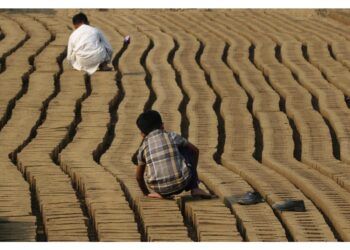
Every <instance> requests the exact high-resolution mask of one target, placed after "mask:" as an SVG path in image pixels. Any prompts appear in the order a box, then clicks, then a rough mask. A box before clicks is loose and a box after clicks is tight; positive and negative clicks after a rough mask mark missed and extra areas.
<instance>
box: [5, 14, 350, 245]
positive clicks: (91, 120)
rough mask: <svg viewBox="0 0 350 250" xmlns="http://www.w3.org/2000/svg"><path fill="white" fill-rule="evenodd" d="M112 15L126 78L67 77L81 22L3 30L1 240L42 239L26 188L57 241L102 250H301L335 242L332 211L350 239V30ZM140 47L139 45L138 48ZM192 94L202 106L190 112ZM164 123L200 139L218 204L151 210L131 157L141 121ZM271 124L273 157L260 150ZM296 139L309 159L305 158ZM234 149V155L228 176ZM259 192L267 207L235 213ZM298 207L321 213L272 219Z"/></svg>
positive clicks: (25, 19) (228, 18) (108, 23)
mask: <svg viewBox="0 0 350 250" xmlns="http://www.w3.org/2000/svg"><path fill="white" fill-rule="evenodd" d="M107 13H109V12H106V13H103V14H101V13H99V12H91V20H92V23H93V25H96V26H98V27H100V28H101V29H102V30H103V31H104V32H105V34H106V35H107V36H108V38H109V40H110V41H111V43H112V44H113V47H114V48H115V53H114V56H115V57H116V58H117V61H115V67H116V70H117V72H97V73H96V74H94V75H93V76H92V77H88V76H84V75H83V74H81V73H79V72H76V71H73V70H71V69H70V68H69V66H68V65H66V62H64V63H63V64H64V67H63V68H61V66H60V64H61V62H62V60H63V57H64V55H65V48H66V47H65V46H66V43H67V39H68V36H69V33H70V30H69V29H67V28H66V27H65V26H67V25H70V24H69V22H67V20H68V21H69V18H61V17H56V18H55V19H53V18H52V17H48V16H45V15H38V16H36V17H35V18H33V17H30V16H23V15H6V16H5V15H2V16H0V22H1V23H0V24H1V28H2V33H3V34H4V38H3V39H2V40H1V42H0V43H1V46H0V48H1V57H2V60H1V62H2V70H3V72H2V73H1V74H0V79H1V89H2V90H4V92H3V91H1V92H0V105H1V106H0V111H1V117H0V118H1V123H0V128H1V132H0V147H1V150H0V162H1V166H0V167H1V168H3V169H4V173H5V175H4V176H2V177H1V179H2V182H1V183H2V184H1V185H0V188H1V189H0V196H1V197H3V198H4V199H2V201H1V202H2V203H4V205H2V206H1V210H0V226H1V229H2V228H5V229H6V230H1V232H7V233H6V234H4V233H1V234H0V240H35V237H36V232H35V230H36V218H35V216H33V214H32V209H31V198H32V197H31V194H30V191H29V185H28V184H27V182H26V181H25V180H24V179H23V177H22V176H21V174H23V175H24V177H25V179H26V180H27V181H28V182H29V184H30V187H31V189H32V190H33V193H34V194H35V196H36V199H37V201H38V204H39V210H40V215H39V216H41V217H42V223H43V226H44V230H45V235H46V237H47V240H57V241H63V240H78V241H86V240H89V239H90V240H91V239H92V238H93V237H95V236H93V235H94V234H95V233H96V240H101V241H138V240H141V239H142V240H147V241H189V240H191V239H192V240H199V241H212V240H214V241H217V240H220V241H241V240H249V241H286V240H287V236H286V235H287V234H288V235H289V237H290V239H291V240H295V241H334V240H335V237H334V234H333V233H332V231H331V229H330V227H329V225H327V223H326V221H325V219H324V217H323V215H322V214H321V212H320V211H319V210H318V209H317V207H318V208H320V209H321V210H322V212H323V213H324V214H325V215H326V217H327V218H328V219H329V220H330V221H331V223H332V224H333V226H334V228H335V230H336V233H337V237H339V238H340V239H342V240H348V239H349V232H348V230H349V229H348V226H347V224H348V221H349V218H348V207H349V204H348V203H349V194H348V191H349V182H348V176H349V171H348V162H349V160H348V159H347V156H348V154H347V152H348V147H349V143H348V142H349V136H348V133H349V131H348V129H347V126H346V124H347V119H348V118H347V117H348V112H349V111H348V107H347V106H346V103H345V102H344V95H345V96H348V95H349V93H348V90H349V88H348V87H347V85H346V80H347V79H348V77H349V76H348V72H347V70H348V66H349V64H348V58H347V56H346V52H347V51H348V49H347V47H346V46H344V45H342V44H343V43H344V41H345V39H346V38H347V36H346V34H345V32H343V31H342V29H338V32H339V34H338V35H337V36H331V34H332V32H331V31H330V30H329V29H325V26H326V25H333V24H332V23H330V24H329V23H322V22H318V20H315V21H310V22H308V23H307V25H304V24H303V25H302V26H301V25H299V24H295V23H293V21H292V19H290V18H289V17H288V18H285V17H283V16H280V15H275V14H273V15H270V16H269V15H265V14H264V15H260V14H258V13H254V14H249V13H248V12H247V13H244V14H242V15H239V14H238V13H235V14H234V15H231V14H230V12H221V13H219V12H203V13H200V14H198V13H180V14H179V13H174V12H172V13H167V14H166V15H157V16H152V15H149V14H144V13H142V14H139V15H134V17H133V18H132V19H129V18H128V16H127V15H120V16H118V17H116V16H115V15H114V14H107ZM57 20H59V21H61V22H58V23H57ZM265 20H269V21H271V22H268V21H265ZM199 24H201V25H199ZM243 24H248V25H246V26H244V25H243ZM243 26H244V27H243ZM5 27H9V28H8V30H7V29H5ZM261 30H262V31H264V32H261ZM323 30H326V31H327V32H328V33H327V32H322V31H323ZM309 31H312V32H313V35H314V37H312V38H310V37H308V36H306V35H305V34H306V32H309ZM125 35H130V36H131V43H130V44H129V45H123V44H122V41H123V36H125ZM327 44H330V45H331V49H332V51H333V54H334V57H335V58H331V57H330V56H329V55H328V54H327V51H328V50H329V47H328V46H327ZM14 45H15V46H14ZM43 49H44V50H43ZM278 50H280V53H281V54H280V56H278V53H277V54H276V51H278ZM303 52H304V54H303ZM305 53H307V56H305ZM276 55H277V56H276ZM327 55H328V56H327ZM335 59H336V60H335ZM18 68H20V69H21V71H22V73H19V72H18ZM320 71H321V72H322V73H323V75H322V74H321V73H320ZM5 84H6V85H5ZM7 84H8V86H7ZM333 84H334V85H333ZM117 85H118V86H117ZM183 93H184V94H186V95H187V96H188V98H189V103H188V104H187V106H186V109H185V110H180V111H179V112H174V110H178V108H179V106H180V104H181V102H182V101H183V98H184V97H183ZM22 95H23V96H22ZM17 99H19V100H17ZM218 103H219V105H218ZM14 104H16V106H15V108H14ZM247 104H248V105H247ZM215 105H216V108H215ZM150 107H152V108H153V109H157V110H159V111H160V112H161V114H162V116H163V120H164V122H165V127H166V129H167V130H171V131H176V132H180V131H181V130H182V131H186V130H187V131H188V138H189V140H190V141H191V142H192V143H194V144H195V145H197V146H198V147H199V149H200V152H201V156H200V162H199V166H198V171H199V176H200V179H201V181H202V182H203V183H204V184H205V185H206V186H207V187H208V188H209V189H210V191H211V192H213V193H215V194H216V195H217V196H218V198H217V199H212V200H209V201H198V200H194V199H192V198H191V197H188V196H187V195H184V196H182V197H176V200H152V199H148V198H145V197H143V195H142V194H141V192H140V190H139V188H138V185H137V183H136V179H135V174H134V173H135V167H134V166H133V164H132V162H131V156H132V155H133V154H134V153H135V151H136V149H137V147H138V146H139V144H140V141H141V138H140V137H138V134H139V131H138V130H137V128H136V126H135V120H136V118H137V116H138V115H139V114H140V113H141V112H142V111H143V110H144V108H150ZM213 107H214V109H215V110H214V109H213ZM12 109H13V110H12ZM113 112H114V113H113ZM220 116H221V117H222V119H221V118H220ZM238 116H239V119H237V117H238ZM184 117H186V118H187V119H188V124H187V125H186V124H184V122H183V119H184ZM220 119H221V121H220ZM325 121H327V122H328V121H329V124H330V126H331V127H332V128H333V129H334V133H335V136H336V137H337V140H338V142H339V145H340V150H339V157H335V156H334V153H333V150H334V149H333V147H332V140H334V138H332V135H331V134H330V133H329V128H328V126H327V124H326V122H325ZM41 123H42V124H41ZM114 123H116V126H115V128H114V127H113V126H112V125H113V124H114ZM257 123H258V124H259V126H260V130H261V140H262V141H261V142H260V143H261V144H262V145H263V149H262V148H260V149H259V147H257V145H255V144H256V138H255V136H256V133H257V128H256V124H257ZM293 123H294V124H295V128H293V126H292V128H293V130H297V131H298V133H299V134H300V138H301V142H300V143H301V145H302V154H301V153H299V154H300V155H299V156H298V155H297V157H295V155H296V154H298V153H295V151H294V147H295V141H293V132H294V133H295V131H293V130H292V129H291V124H293ZM186 126H187V127H186ZM19 127H20V128H21V129H20V130H19V129H18V128H19ZM217 127H219V131H218V128H217ZM113 136H115V137H114V139H113ZM333 136H334V135H333ZM220 137H221V138H224V141H222V139H221V141H220ZM218 138H219V144H220V143H221V147H222V148H221V150H222V151H223V152H222V154H221V155H219V156H221V157H220V160H219V161H215V160H214V158H213V156H214V155H216V154H219V153H218V152H217V151H218V148H217V146H218ZM111 139H113V140H111ZM110 141H111V145H110V147H109V148H108V145H107V144H108V143H109V142H110ZM223 143H224V145H223ZM223 146H224V147H223ZM106 149H108V150H107V151H106V152H104V151H105V150H106ZM259 150H260V151H259ZM253 155H255V158H253V157H252V156H253ZM9 156H10V157H9ZM100 157H101V159H100ZM259 158H260V159H259ZM255 159H258V160H259V161H260V162H259V161H256V160H255ZM99 163H100V164H99ZM15 164H16V165H17V167H18V170H20V171H18V170H17V169H16V165H15ZM72 183H73V185H72ZM253 190H257V191H259V192H260V193H261V194H262V195H263V197H264V198H265V200H266V203H260V204H256V205H251V206H241V205H238V204H236V203H234V202H233V201H234V199H233V198H235V197H236V196H239V195H242V194H244V193H245V192H247V191H253ZM306 196H307V197H308V198H307V197H306ZM287 198H294V199H302V200H304V202H305V205H306V208H307V211H306V212H304V213H294V212H290V213H280V212H277V211H273V210H272V209H271V206H272V205H273V204H275V203H276V202H279V201H282V200H284V199H287ZM126 200H128V202H129V204H130V206H131V207H132V209H133V211H132V210H131V209H130V207H129V204H128V202H127V201H126ZM316 206H317V207H316ZM14 208H16V209H14ZM133 212H134V213H135V214H136V220H135V217H134V213H133ZM91 221H92V222H91ZM186 223H188V224H190V227H186ZM138 227H139V230H140V232H141V235H140V232H139V230H138ZM19 228H21V229H23V230H20V231H21V232H22V234H19V233H18V229H19ZM189 228H192V229H190V232H189ZM94 232H95V233H94ZM92 234H93V235H92Z"/></svg>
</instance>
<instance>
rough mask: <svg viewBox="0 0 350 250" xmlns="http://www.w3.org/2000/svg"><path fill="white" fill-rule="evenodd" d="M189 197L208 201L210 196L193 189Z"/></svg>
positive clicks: (202, 191) (200, 190)
mask: <svg viewBox="0 0 350 250" xmlns="http://www.w3.org/2000/svg"><path fill="white" fill-rule="evenodd" d="M191 195H192V196H193V197H200V198H202V199H210V198H211V195H210V194H208V193H207V192H205V191H204V190H202V189H200V188H194V189H192V190H191Z"/></svg>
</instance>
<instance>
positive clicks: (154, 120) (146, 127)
mask: <svg viewBox="0 0 350 250" xmlns="http://www.w3.org/2000/svg"><path fill="white" fill-rule="evenodd" d="M136 124H137V127H138V128H139V129H140V130H141V132H142V133H144V134H145V135H148V134H149V133H150V132H152V131H153V130H156V129H161V128H162V125H163V122H162V117H161V116H160V114H159V113H158V112H157V111H155V110H147V111H145V112H143V113H142V114H141V115H139V117H138V118H137V121H136Z"/></svg>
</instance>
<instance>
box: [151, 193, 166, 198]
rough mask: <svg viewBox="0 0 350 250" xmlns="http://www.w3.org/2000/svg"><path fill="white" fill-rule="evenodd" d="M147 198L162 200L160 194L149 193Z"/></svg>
mask: <svg viewBox="0 0 350 250" xmlns="http://www.w3.org/2000/svg"><path fill="white" fill-rule="evenodd" d="M147 197H150V198H158V199H161V198H163V197H162V196H161V195H160V194H158V193H150V194H148V195H147Z"/></svg>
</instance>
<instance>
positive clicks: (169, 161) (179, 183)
mask: <svg viewBox="0 0 350 250" xmlns="http://www.w3.org/2000/svg"><path fill="white" fill-rule="evenodd" d="M136 123H137V126H138V127H139V129H140V130H141V134H142V137H143V142H142V144H141V146H140V148H139V150H138V155H137V160H138V166H137V170H136V179H137V181H138V183H139V186H140V188H141V190H142V192H143V193H144V195H148V196H149V197H155V198H162V197H165V196H171V195H174V194H179V193H181V192H182V191H184V190H186V191H189V190H191V194H192V195H194V196H200V197H203V198H208V197H210V195H209V194H207V193H206V192H204V191H203V190H201V189H200V188H198V176H197V170H196V167H197V162H198V155H199V151H198V149H197V147H195V146H194V145H193V144H191V143H190V142H188V141H187V140H186V139H185V138H183V137H182V136H180V135H178V134H176V133H174V132H166V131H165V130H164V127H163V122H162V119H161V116H160V114H159V113H158V112H157V111H153V110H149V111H146V112H144V113H142V114H141V115H140V116H139V118H138V119H137V122H136ZM146 167H147V177H146V181H147V183H148V185H149V188H150V189H152V190H153V191H154V193H149V191H148V188H147V186H146V183H145V180H144V176H143V175H144V172H145V169H146Z"/></svg>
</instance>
